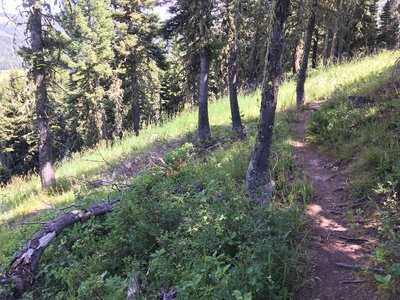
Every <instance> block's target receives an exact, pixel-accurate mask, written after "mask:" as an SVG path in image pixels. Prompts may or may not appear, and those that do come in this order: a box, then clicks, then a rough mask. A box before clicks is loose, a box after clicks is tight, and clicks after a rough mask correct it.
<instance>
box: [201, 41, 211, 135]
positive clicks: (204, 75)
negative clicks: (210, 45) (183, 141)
mask: <svg viewBox="0 0 400 300" xmlns="http://www.w3.org/2000/svg"><path fill="white" fill-rule="evenodd" d="M207 52H208V51H207V49H204V48H203V49H202V50H201V53H200V86H199V124H198V126H199V128H198V133H199V138H200V140H201V141H208V140H211V129H210V123H209V120H208V77H209V75H210V57H209V53H207Z"/></svg>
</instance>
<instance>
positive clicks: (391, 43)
mask: <svg viewBox="0 0 400 300" xmlns="http://www.w3.org/2000/svg"><path fill="white" fill-rule="evenodd" d="M399 31H400V1H397V0H388V1H387V2H386V3H385V5H384V6H383V9H382V13H381V16H380V34H379V41H380V43H381V44H382V46H384V47H387V48H395V47H397V46H399V39H400V34H399Z"/></svg>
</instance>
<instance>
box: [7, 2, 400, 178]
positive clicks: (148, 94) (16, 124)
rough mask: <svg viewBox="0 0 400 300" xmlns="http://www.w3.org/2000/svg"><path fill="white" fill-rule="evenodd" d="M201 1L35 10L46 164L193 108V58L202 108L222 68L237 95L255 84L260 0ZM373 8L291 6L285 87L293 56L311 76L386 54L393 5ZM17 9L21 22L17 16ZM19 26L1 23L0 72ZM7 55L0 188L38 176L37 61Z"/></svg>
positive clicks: (263, 48) (261, 37) (263, 24)
mask: <svg viewBox="0 0 400 300" xmlns="http://www.w3.org/2000/svg"><path fill="white" fill-rule="evenodd" d="M28 2H29V1H28ZM206 2H207V3H206V6H204V5H203V4H202V3H203V2H201V1H200V2H198V1H188V0H177V1H153V0H146V1H130V0H111V1H110V0H79V1H61V3H59V7H58V8H57V11H58V12H57V13H52V11H51V6H50V5H46V4H41V5H43V6H42V8H41V11H42V13H43V19H42V22H43V27H42V29H43V32H42V34H43V41H44V42H43V49H42V50H43V51H42V54H43V57H42V58H41V64H43V65H42V66H43V70H45V73H46V76H47V93H48V103H47V104H45V105H44V106H43V107H44V109H45V118H46V120H47V121H48V123H49V132H50V133H51V151H52V153H53V156H54V158H55V159H56V160H60V159H62V158H63V157H66V156H69V155H71V154H72V153H74V152H77V151H80V150H82V149H85V148H90V147H93V146H95V145H96V144H98V143H99V142H102V141H104V142H105V143H107V144H112V143H113V142H114V141H116V140H118V139H121V138H122V137H123V136H124V135H126V134H130V133H131V132H133V133H134V134H136V135H139V134H140V130H141V129H142V128H144V127H146V126H149V125H152V124H161V123H163V122H165V121H167V120H169V119H170V118H173V117H174V116H175V115H176V114H178V113H179V112H180V111H182V109H183V108H185V107H192V106H196V105H197V104H198V96H199V80H198V78H199V75H200V67H201V66H200V59H201V56H202V55H203V54H204V55H205V56H206V57H207V58H208V59H209V64H210V65H209V69H210V74H209V82H208V84H209V90H208V95H209V97H210V99H211V100H212V99H216V98H217V97H220V96H222V95H225V94H227V93H228V90H229V78H230V76H229V70H230V68H231V67H232V66H233V64H234V65H235V68H236V69H237V74H238V77H237V80H236V81H235V84H236V85H237V87H238V89H239V90H240V91H243V92H250V91H253V90H255V89H257V88H258V87H259V86H260V84H261V83H262V79H263V75H264V67H265V57H266V53H267V50H268V49H267V45H268V39H269V36H270V32H269V30H266V28H270V26H269V24H270V23H271V12H270V10H269V9H268V7H269V6H268V3H269V2H268V1H263V0H246V1H235V0H225V1H220V0H218V1H206ZM38 3H41V2H38ZM160 5H169V7H170V9H169V10H170V11H169V12H170V16H169V19H167V20H165V21H163V22H161V21H160V19H159V16H158V15H157V14H156V13H155V12H154V9H155V7H157V6H160ZM380 5H381V3H380V1H378V0H362V1H328V0H324V1H318V2H316V1H306V0H297V1H293V3H292V12H291V14H290V16H289V21H288V24H289V25H288V35H287V42H286V47H285V51H284V60H283V61H284V62H285V63H284V73H285V77H286V78H293V79H295V78H297V74H298V73H299V72H300V75H301V74H303V73H304V70H303V72H302V71H301V69H302V65H304V63H303V64H302V58H303V56H304V57H306V58H309V61H310V67H312V68H320V67H325V66H327V65H329V64H337V63H340V62H342V61H344V60H348V59H351V58H354V57H357V56H362V55H367V54H371V53H374V52H377V51H379V50H380V49H393V48H398V47H399V43H400V39H399V30H398V28H399V24H400V11H399V1H398V0H389V1H387V2H386V3H385V5H384V6H383V7H382V8H381V9H380ZM20 10H21V11H20V15H21V17H22V19H24V18H25V20H27V21H26V22H28V19H27V17H28V16H29V13H28V12H27V11H23V7H21V8H20ZM204 16H206V17H204ZM312 16H313V17H312ZM4 18H5V17H4V16H1V23H4ZM312 19H314V21H313V22H314V23H312V22H311V21H310V20H312ZM11 21H12V20H8V22H9V23H10V22H11ZM26 22H25V23H26ZM19 23H21V22H19ZM22 23H24V22H22ZM15 28H16V29H15ZM26 29H27V28H26V24H20V25H18V26H16V27H15V26H11V25H7V26H2V27H1V33H0V34H1V35H2V38H1V42H0V48H1V51H0V53H1V55H2V56H5V57H6V59H0V64H1V65H0V69H1V68H8V67H10V66H18V63H19V61H20V60H19V59H17V58H16V56H15V54H14V52H13V50H12V49H13V45H15V43H14V42H13V36H14V34H15V35H16V36H18V37H19V36H21V33H23V32H25V31H26ZM28 29H29V26H28ZM26 34H29V32H28V31H26ZM3 36H4V37H5V38H3ZM17 45H18V43H17ZM3 49H4V51H3ZM18 53H19V55H20V56H21V57H22V58H23V59H24V70H26V71H23V70H18V69H13V70H11V71H10V72H9V79H8V80H6V81H4V82H3V83H2V84H1V87H0V181H1V182H3V183H4V182H7V181H8V180H9V179H10V178H11V176H12V175H13V174H26V173H27V172H29V171H38V162H39V158H38V156H39V151H38V138H37V137H38V127H37V126H36V124H37V122H38V120H37V114H36V112H37V108H38V107H37V102H36V101H35V89H34V87H33V84H32V82H31V81H30V80H29V78H31V77H30V76H31V75H32V70H33V66H34V65H35V64H37V57H36V56H35V53H34V52H33V51H32V48H30V46H29V45H28V46H23V45H21V43H19V50H18ZM305 54H307V55H306V56H305ZM303 61H304V60H303ZM307 62H308V59H307ZM306 67H307V66H306ZM303 69H304V68H303ZM304 74H305V73H304ZM304 74H303V75H304ZM300 78H301V76H300Z"/></svg>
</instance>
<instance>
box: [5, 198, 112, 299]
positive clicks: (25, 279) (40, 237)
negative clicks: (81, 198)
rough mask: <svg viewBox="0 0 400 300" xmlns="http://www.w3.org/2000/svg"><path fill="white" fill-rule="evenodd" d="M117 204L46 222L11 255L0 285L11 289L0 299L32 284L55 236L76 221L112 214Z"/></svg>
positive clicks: (12, 296) (91, 207)
mask: <svg viewBox="0 0 400 300" xmlns="http://www.w3.org/2000/svg"><path fill="white" fill-rule="evenodd" d="M117 202H118V200H112V201H108V202H105V203H100V204H97V203H94V204H91V205H90V206H89V207H88V208H87V209H86V210H84V209H81V210H75V211H72V212H67V213H64V214H62V215H60V216H59V217H57V218H55V219H54V220H52V221H50V222H48V223H46V224H45V225H44V226H43V227H42V228H41V229H40V230H39V231H37V232H36V233H35V234H34V235H33V236H32V237H31V239H30V240H29V241H28V242H27V243H26V244H25V245H24V246H23V247H22V249H21V250H20V251H19V252H18V253H17V255H16V256H15V259H14V260H13V261H12V262H11V264H10V266H9V269H8V271H7V272H6V276H5V278H6V279H7V280H6V281H7V283H8V284H4V283H2V285H10V286H12V292H10V293H9V294H7V293H6V294H5V293H3V294H0V299H15V298H17V299H18V298H20V297H21V296H22V294H23V293H24V292H25V291H26V290H28V289H29V288H30V286H31V284H32V283H33V282H34V279H35V275H36V274H37V271H38V268H39V262H40V258H41V257H42V254H43V252H44V250H45V249H46V248H47V247H48V246H49V244H50V242H51V241H52V240H54V238H55V237H57V236H58V235H59V234H60V233H61V232H62V231H64V229H66V228H68V227H70V226H72V225H74V224H76V223H78V222H81V223H83V222H86V221H87V220H89V219H90V218H91V217H95V216H101V215H104V214H106V213H109V212H112V210H113V208H114V206H115V205H116V204H117ZM70 207H72V206H70ZM2 281H4V280H2Z"/></svg>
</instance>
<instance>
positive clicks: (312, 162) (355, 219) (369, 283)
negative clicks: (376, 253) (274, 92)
mask: <svg viewBox="0 0 400 300" xmlns="http://www.w3.org/2000/svg"><path fill="white" fill-rule="evenodd" d="M316 109H318V104H311V105H310V106H309V107H308V108H307V109H306V110H304V111H303V112H302V113H299V116H298V117H299V120H298V122H296V123H295V124H294V126H293V130H294V131H295V132H296V134H297V136H298V138H297V140H296V141H294V142H293V145H294V146H295V149H296V150H295V153H296V156H297V157H298V158H300V160H303V161H304V164H303V166H304V173H305V175H306V176H307V177H308V179H309V180H311V182H312V183H313V185H314V195H315V197H314V200H313V202H312V203H310V204H309V205H308V207H307V217H308V224H309V229H310V239H309V240H308V242H307V245H306V250H307V253H306V256H307V257H308V258H309V259H310V260H311V265H312V270H311V271H310V273H311V274H310V277H309V278H310V279H309V280H308V281H307V282H306V284H305V286H304V288H303V290H302V291H301V292H300V294H299V296H298V299H307V300H308V299H310V300H316V299H321V300H322V299H327V300H337V299H349V300H350V299H351V300H358V299H368V300H372V299H379V297H378V294H377V293H376V283H375V281H374V277H373V274H371V273H370V272H365V271H363V272H356V271H354V270H349V269H345V268H343V267H338V266H337V265H336V263H345V264H349V265H362V266H369V265H370V260H371V254H372V253H373V249H374V247H375V246H376V243H377V238H376V229H375V227H376V226H371V225H370V224H366V223H365V222H363V221H362V220H359V219H360V218H359V216H358V215H357V214H356V213H355V212H354V210H353V211H351V210H350V208H349V206H348V205H347V206H346V205H345V204H348V203H358V202H357V201H356V200H355V199H352V198H351V197H350V195H349V193H348V192H347V191H346V190H347V188H346V187H347V184H348V182H349V180H351V178H350V177H349V175H348V174H347V172H346V166H343V165H340V164H339V162H337V161H335V160H334V159H332V157H330V156H329V155H327V154H325V153H321V152H319V151H317V150H316V149H314V148H313V147H312V146H311V145H309V144H308V143H307V141H306V123H307V120H308V119H309V118H310V116H311V114H312V112H313V111H314V110H316ZM368 225H369V226H368ZM346 238H351V239H360V240H346ZM365 240H366V241H365ZM356 280H365V281H366V282H364V283H360V282H358V283H355V282H354V281H356Z"/></svg>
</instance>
